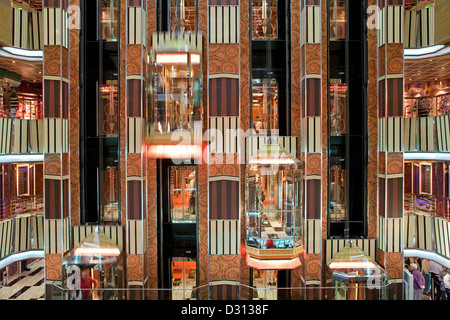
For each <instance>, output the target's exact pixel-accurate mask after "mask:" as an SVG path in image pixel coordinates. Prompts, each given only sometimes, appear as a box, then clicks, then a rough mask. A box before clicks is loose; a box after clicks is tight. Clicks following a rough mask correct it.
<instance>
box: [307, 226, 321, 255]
mask: <svg viewBox="0 0 450 320" xmlns="http://www.w3.org/2000/svg"><path fill="white" fill-rule="evenodd" d="M305 243H306V246H305V248H306V253H321V251H322V220H319V219H314V220H309V219H308V220H306V234H305Z"/></svg>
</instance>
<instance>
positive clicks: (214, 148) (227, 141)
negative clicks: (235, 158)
mask: <svg viewBox="0 0 450 320" xmlns="http://www.w3.org/2000/svg"><path fill="white" fill-rule="evenodd" d="M239 128H240V121H239V118H238V117H209V132H210V137H209V139H210V140H209V141H210V144H209V152H210V153H238V152H239V150H240V143H239V142H240V135H239V131H238V130H239Z"/></svg>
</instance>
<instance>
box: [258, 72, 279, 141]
mask: <svg viewBox="0 0 450 320" xmlns="http://www.w3.org/2000/svg"><path fill="white" fill-rule="evenodd" d="M252 98H253V103H252V106H253V107H252V121H253V129H255V131H256V133H257V134H267V133H268V132H270V130H275V129H278V84H277V81H276V79H254V80H253V86H252Z"/></svg>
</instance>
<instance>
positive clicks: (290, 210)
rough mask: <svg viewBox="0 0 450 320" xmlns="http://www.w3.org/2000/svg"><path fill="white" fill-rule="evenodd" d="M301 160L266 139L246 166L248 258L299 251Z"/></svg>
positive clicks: (286, 256)
mask: <svg viewBox="0 0 450 320" xmlns="http://www.w3.org/2000/svg"><path fill="white" fill-rule="evenodd" d="M302 179H303V165H302V163H301V162H300V161H299V160H298V159H296V158H295V157H294V156H292V155H291V154H290V153H288V152H287V151H286V150H285V149H284V148H282V147H280V146H279V145H278V144H277V143H274V142H272V139H269V140H268V143H267V144H265V145H264V146H263V147H262V148H261V149H259V150H258V151H257V153H256V154H255V155H254V156H253V157H251V158H250V160H249V162H248V164H247V168H246V189H245V203H246V207H245V212H246V249H247V253H248V254H249V255H250V257H252V258H257V259H292V258H296V257H298V256H299V255H300V253H301V252H303V216H302Z"/></svg>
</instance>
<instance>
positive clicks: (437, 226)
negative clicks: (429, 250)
mask: <svg viewBox="0 0 450 320" xmlns="http://www.w3.org/2000/svg"><path fill="white" fill-rule="evenodd" d="M449 231H450V230H449V222H448V221H447V220H444V219H441V218H435V219H434V238H435V245H436V247H435V251H436V252H437V253H439V254H441V255H443V256H445V257H447V258H450V247H449V241H450V240H449Z"/></svg>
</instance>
